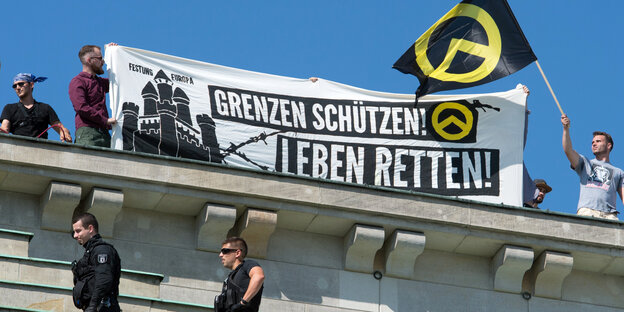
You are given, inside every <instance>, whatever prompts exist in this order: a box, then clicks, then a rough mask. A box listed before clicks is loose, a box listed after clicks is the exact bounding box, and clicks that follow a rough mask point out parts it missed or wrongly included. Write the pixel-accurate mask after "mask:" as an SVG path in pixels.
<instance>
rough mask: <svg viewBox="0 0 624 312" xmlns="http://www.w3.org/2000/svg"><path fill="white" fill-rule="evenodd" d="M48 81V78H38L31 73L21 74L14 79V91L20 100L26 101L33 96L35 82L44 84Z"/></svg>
mask: <svg viewBox="0 0 624 312" xmlns="http://www.w3.org/2000/svg"><path fill="white" fill-rule="evenodd" d="M46 79H48V78H47V77H36V76H35V75H33V74H30V73H19V74H17V75H15V77H13V84H12V85H11V86H12V87H13V90H15V94H16V95H17V97H19V98H20V99H25V98H27V97H29V96H32V91H33V89H34V88H35V82H42V81H44V80H46Z"/></svg>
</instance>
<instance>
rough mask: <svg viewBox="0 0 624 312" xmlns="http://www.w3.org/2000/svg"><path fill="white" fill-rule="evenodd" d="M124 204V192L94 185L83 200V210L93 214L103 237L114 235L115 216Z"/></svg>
mask: <svg viewBox="0 0 624 312" xmlns="http://www.w3.org/2000/svg"><path fill="white" fill-rule="evenodd" d="M122 206H123V192H122V191H117V190H109V189H103V188H98V187H94V188H93V189H91V192H89V196H87V198H86V199H85V201H84V202H83V207H81V208H82V211H84V212H88V213H91V214H93V215H94V216H95V217H96V218H97V220H98V224H99V226H100V228H99V231H98V232H99V234H100V235H102V237H108V238H110V237H113V228H114V225H115V218H117V215H118V214H119V213H120V212H121V207H122Z"/></svg>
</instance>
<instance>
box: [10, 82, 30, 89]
mask: <svg viewBox="0 0 624 312" xmlns="http://www.w3.org/2000/svg"><path fill="white" fill-rule="evenodd" d="M27 83H28V82H26V81H20V82H18V83H14V84H13V89H17V87H23V86H25V85H26V84H27Z"/></svg>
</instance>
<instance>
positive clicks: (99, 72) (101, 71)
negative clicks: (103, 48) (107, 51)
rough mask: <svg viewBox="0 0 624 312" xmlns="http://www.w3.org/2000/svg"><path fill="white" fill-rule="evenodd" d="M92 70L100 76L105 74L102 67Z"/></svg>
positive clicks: (94, 67)
mask: <svg viewBox="0 0 624 312" xmlns="http://www.w3.org/2000/svg"><path fill="white" fill-rule="evenodd" d="M91 69H93V72H94V73H96V74H98V75H101V74H103V73H104V69H103V68H102V66H99V67H97V66H93V67H91Z"/></svg>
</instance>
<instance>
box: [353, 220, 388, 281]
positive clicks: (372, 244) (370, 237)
mask: <svg viewBox="0 0 624 312" xmlns="http://www.w3.org/2000/svg"><path fill="white" fill-rule="evenodd" d="M384 236H385V232H384V229H383V228H381V227H377V226H369V225H361V224H354V225H353V227H351V230H349V232H348V233H347V235H346V236H345V237H344V268H345V270H349V271H355V272H364V273H371V272H373V265H374V263H375V253H376V252H377V250H379V249H380V248H381V247H382V246H383V243H384Z"/></svg>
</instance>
